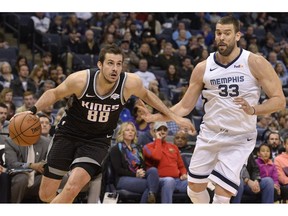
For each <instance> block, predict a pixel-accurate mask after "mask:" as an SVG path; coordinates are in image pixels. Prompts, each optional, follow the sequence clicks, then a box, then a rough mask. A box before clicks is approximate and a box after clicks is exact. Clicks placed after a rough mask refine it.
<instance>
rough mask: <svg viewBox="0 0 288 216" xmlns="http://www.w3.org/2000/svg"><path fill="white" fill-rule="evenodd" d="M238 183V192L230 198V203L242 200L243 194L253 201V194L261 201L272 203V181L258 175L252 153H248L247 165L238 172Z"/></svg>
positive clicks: (257, 168)
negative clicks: (239, 179)
mask: <svg viewBox="0 0 288 216" xmlns="http://www.w3.org/2000/svg"><path fill="white" fill-rule="evenodd" d="M240 178H241V181H240V185H239V188H238V193H237V194H236V196H235V197H232V198H231V203H241V202H243V195H245V196H248V199H249V198H250V199H249V200H251V197H253V198H252V200H253V202H255V195H256V196H257V195H258V194H259V196H260V197H261V198H260V199H261V203H274V182H273V180H272V179H271V178H263V179H261V177H260V171H259V167H258V165H257V163H256V161H255V159H254V156H253V154H252V153H251V154H250V155H249V158H248V161H247V165H243V168H242V170H241V174H240Z"/></svg>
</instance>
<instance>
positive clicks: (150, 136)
mask: <svg viewBox="0 0 288 216" xmlns="http://www.w3.org/2000/svg"><path fill="white" fill-rule="evenodd" d="M153 127H154V122H151V123H150V124H149V130H146V131H144V132H138V144H139V145H141V146H142V147H143V146H144V145H146V144H148V143H151V142H153V140H154V136H155V132H154V128H153Z"/></svg>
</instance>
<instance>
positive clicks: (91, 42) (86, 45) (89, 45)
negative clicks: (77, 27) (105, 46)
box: [79, 29, 100, 55]
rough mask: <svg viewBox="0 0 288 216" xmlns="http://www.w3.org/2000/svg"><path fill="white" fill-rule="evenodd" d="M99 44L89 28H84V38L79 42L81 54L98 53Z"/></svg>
mask: <svg viewBox="0 0 288 216" xmlns="http://www.w3.org/2000/svg"><path fill="white" fill-rule="evenodd" d="M99 51H100V50H99V46H98V43H97V41H96V39H95V37H94V32H93V31H92V30H91V29H88V30H86V32H85V39H84V41H82V42H81V43H80V52H79V53H81V54H89V55H99Z"/></svg>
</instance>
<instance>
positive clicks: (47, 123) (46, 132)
mask: <svg viewBox="0 0 288 216" xmlns="http://www.w3.org/2000/svg"><path fill="white" fill-rule="evenodd" d="M37 116H38V117H39V121H40V124H41V129H42V130H41V135H42V136H44V137H47V138H49V139H50V140H51V139H52V136H51V135H50V130H51V120H50V118H49V117H48V116H47V115H46V114H44V113H37Z"/></svg>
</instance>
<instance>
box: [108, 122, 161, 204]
mask: <svg viewBox="0 0 288 216" xmlns="http://www.w3.org/2000/svg"><path fill="white" fill-rule="evenodd" d="M116 140H117V142H116V143H117V144H116V145H114V146H113V147H112V148H111V152H110V161H111V164H112V168H113V170H114V172H115V174H116V184H117V186H116V188H117V189H125V190H128V191H131V192H135V193H142V197H141V201H140V202H141V203H147V202H148V203H155V202H156V193H157V191H158V188H159V175H158V171H157V169H156V168H155V167H151V168H149V169H148V170H146V168H145V163H144V158H143V154H142V148H141V147H140V146H138V145H137V131H136V127H135V125H134V124H133V123H132V122H124V123H122V124H121V125H120V128H119V130H118V133H117V138H116Z"/></svg>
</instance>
